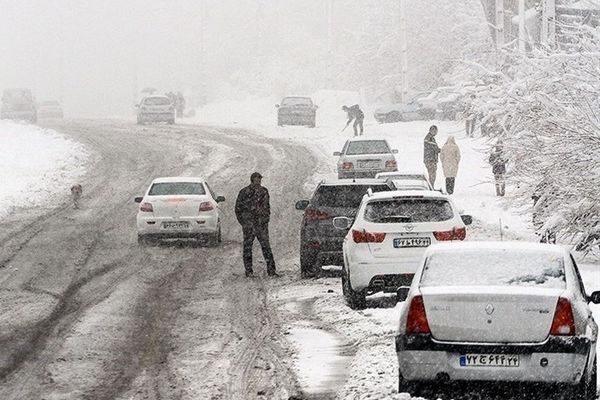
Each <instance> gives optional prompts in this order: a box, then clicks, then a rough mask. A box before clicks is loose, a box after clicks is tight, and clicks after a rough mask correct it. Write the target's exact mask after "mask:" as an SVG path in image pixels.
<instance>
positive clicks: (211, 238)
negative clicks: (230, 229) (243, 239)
mask: <svg viewBox="0 0 600 400" xmlns="http://www.w3.org/2000/svg"><path fill="white" fill-rule="evenodd" d="M207 243H208V246H209V247H217V246H218V245H219V243H221V224H219V226H218V227H217V231H216V232H215V233H211V234H209V235H208V240H207Z"/></svg>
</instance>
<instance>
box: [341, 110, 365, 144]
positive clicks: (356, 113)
mask: <svg viewBox="0 0 600 400" xmlns="http://www.w3.org/2000/svg"><path fill="white" fill-rule="evenodd" d="M342 110H344V111H346V113H347V114H348V122H346V126H345V127H344V129H346V128H347V127H348V125H350V123H351V122H352V121H354V125H353V128H354V136H359V133H358V128H360V136H362V134H363V130H364V126H363V121H364V119H365V114H364V113H363V112H362V110H361V109H360V107H359V105H358V104H355V105H353V106H352V107H348V106H343V107H342Z"/></svg>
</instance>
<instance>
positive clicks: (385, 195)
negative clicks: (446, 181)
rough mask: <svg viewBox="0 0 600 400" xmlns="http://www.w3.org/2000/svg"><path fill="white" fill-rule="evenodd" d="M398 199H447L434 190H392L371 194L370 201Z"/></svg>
mask: <svg viewBox="0 0 600 400" xmlns="http://www.w3.org/2000/svg"><path fill="white" fill-rule="evenodd" d="M398 197H423V198H444V199H445V198H448V196H447V195H445V194H442V193H440V192H437V191H435V190H392V191H390V192H377V193H373V195H372V196H371V197H370V198H371V199H372V200H383V199H392V198H398Z"/></svg>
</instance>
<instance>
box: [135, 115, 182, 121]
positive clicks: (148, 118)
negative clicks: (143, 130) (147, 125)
mask: <svg viewBox="0 0 600 400" xmlns="http://www.w3.org/2000/svg"><path fill="white" fill-rule="evenodd" d="M138 118H139V119H140V120H141V121H172V120H174V119H175V113H143V114H139V115H138Z"/></svg>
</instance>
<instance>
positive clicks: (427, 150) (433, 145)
mask: <svg viewBox="0 0 600 400" xmlns="http://www.w3.org/2000/svg"><path fill="white" fill-rule="evenodd" d="M437 132H438V128H437V126H435V125H431V127H430V128H429V133H428V134H427V136H425V142H424V143H423V162H424V163H425V167H426V168H427V173H428V174H429V183H431V186H432V187H434V188H435V178H436V175H437V164H438V156H439V154H440V148H439V146H438V145H437V142H436V141H435V136H436V135H437Z"/></svg>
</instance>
